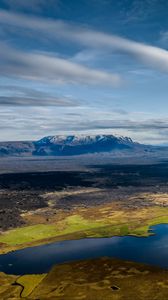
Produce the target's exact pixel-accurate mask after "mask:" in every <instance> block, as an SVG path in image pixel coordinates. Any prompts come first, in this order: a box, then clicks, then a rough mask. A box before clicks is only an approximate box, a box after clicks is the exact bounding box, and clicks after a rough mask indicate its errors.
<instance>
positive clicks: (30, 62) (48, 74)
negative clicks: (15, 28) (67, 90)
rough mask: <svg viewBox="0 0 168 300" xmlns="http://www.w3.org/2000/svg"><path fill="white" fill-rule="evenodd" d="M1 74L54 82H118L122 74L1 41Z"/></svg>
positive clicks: (101, 83)
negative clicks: (17, 48) (20, 48)
mask: <svg viewBox="0 0 168 300" xmlns="http://www.w3.org/2000/svg"><path fill="white" fill-rule="evenodd" d="M0 58H1V68H0V74H1V75H5V76H15V77H18V78H23V79H29V80H38V81H44V82H52V83H60V84H63V83H71V84H76V83H78V84H91V85H92V84H93V85H114V86H118V85H119V84H120V83H121V79H120V77H119V76H118V75H115V74H111V73H108V72H104V71H100V70H97V69H91V68H88V67H85V66H82V65H80V64H77V63H73V62H70V61H68V60H65V59H63V58H59V57H56V56H51V55H49V54H48V53H37V52H36V53H35V52H34V53H33V52H27V53H26V52H22V51H19V50H16V49H13V48H11V47H9V46H8V45H7V44H4V43H1V44H0Z"/></svg>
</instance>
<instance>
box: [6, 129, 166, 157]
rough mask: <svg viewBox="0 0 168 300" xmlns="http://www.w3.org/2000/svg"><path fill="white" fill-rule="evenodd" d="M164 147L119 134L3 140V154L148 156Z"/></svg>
mask: <svg viewBox="0 0 168 300" xmlns="http://www.w3.org/2000/svg"><path fill="white" fill-rule="evenodd" d="M161 148H162V149H163V148H164V147H154V146H147V145H142V144H139V143H136V142H134V141H132V139H131V138H129V137H123V136H117V135H106V134H103V135H55V136H47V137H44V138H42V139H40V140H38V141H35V142H31V141H30V142H29V141H26V142H1V143H0V156H32V155H33V156H72V155H82V154H96V153H113V154H114V153H115V155H117V154H118V156H120V155H124V154H125V153H129V154H130V155H132V154H133V155H134V154H136V155H139V154H140V155H145V154H146V153H149V154H150V153H153V152H158V151H160V150H161ZM164 151H165V150H164ZM166 151H167V150H166Z"/></svg>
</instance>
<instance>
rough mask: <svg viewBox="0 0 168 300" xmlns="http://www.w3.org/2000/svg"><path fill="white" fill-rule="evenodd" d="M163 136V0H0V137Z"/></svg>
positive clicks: (166, 74)
mask: <svg viewBox="0 0 168 300" xmlns="http://www.w3.org/2000/svg"><path fill="white" fill-rule="evenodd" d="M57 134H66V135H69V134H89V135H90V134H91V135H93V134H118V135H123V136H129V137H131V138H132V139H134V140H135V141H138V142H141V143H145V144H159V145H162V144H163V145H164V144H168V139H167V137H168V1H167V0H117V1H116V0H29V1H26V0H0V140H1V141H14V140H38V139H40V138H42V137H44V136H48V135H57Z"/></svg>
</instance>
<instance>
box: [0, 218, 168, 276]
mask: <svg viewBox="0 0 168 300" xmlns="http://www.w3.org/2000/svg"><path fill="white" fill-rule="evenodd" d="M151 230H152V231H153V232H154V233H155V234H154V235H152V236H149V237H134V236H122V237H119V236H115V237H111V238H87V239H81V240H71V241H61V242H55V243H51V244H47V245H41V246H35V247H31V248H25V249H22V250H17V251H14V252H10V253H7V254H2V255H0V271H1V272H5V273H8V274H19V275H22V274H38V273H39V274H40V273H46V272H48V271H49V270H50V269H51V267H52V266H53V265H55V264H60V263H64V262H70V261H75V260H81V259H89V258H97V257H103V256H108V257H115V258H121V259H125V260H131V261H136V262H142V263H147V264H151V265H156V266H160V267H163V268H168V224H161V225H157V226H153V227H151Z"/></svg>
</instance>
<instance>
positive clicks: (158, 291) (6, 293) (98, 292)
mask: <svg viewBox="0 0 168 300" xmlns="http://www.w3.org/2000/svg"><path fill="white" fill-rule="evenodd" d="M16 283H17V284H18V285H16ZM167 296H168V271H166V270H162V269H160V268H156V267H152V266H148V265H143V264H139V263H134V262H126V261H122V260H116V259H111V258H101V259H93V260H86V261H78V262H72V263H66V264H62V265H57V266H55V267H53V269H52V270H51V271H50V272H49V273H48V274H46V275H45V274H42V275H24V276H20V277H16V276H11V275H6V274H3V273H1V274H0V299H2V300H7V299H21V298H22V299H27V300H28V299H29V300H33V299H40V300H44V299H54V300H55V299H60V300H82V299H83V300H84V299H86V300H93V299H94V300H104V299H107V300H108V299H110V300H134V299H136V300H153V299H154V300H167Z"/></svg>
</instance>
